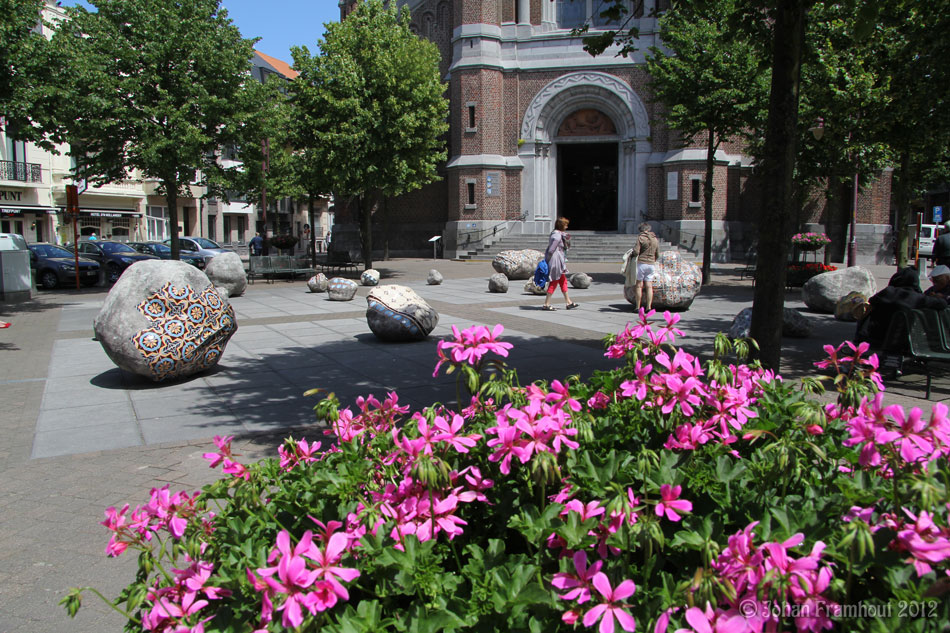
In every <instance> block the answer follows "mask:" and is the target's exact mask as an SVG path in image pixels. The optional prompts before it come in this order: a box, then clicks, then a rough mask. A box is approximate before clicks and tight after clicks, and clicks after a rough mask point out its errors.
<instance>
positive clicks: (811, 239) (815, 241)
mask: <svg viewBox="0 0 950 633" xmlns="http://www.w3.org/2000/svg"><path fill="white" fill-rule="evenodd" d="M827 244H831V238H829V237H828V236H827V235H825V234H824V233H796V234H795V235H793V236H792V245H794V246H795V247H796V248H798V249H799V250H802V251H817V250H820V249H821V248H822V247H824V246H826V245H827Z"/></svg>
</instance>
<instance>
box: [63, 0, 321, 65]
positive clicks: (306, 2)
mask: <svg viewBox="0 0 950 633" xmlns="http://www.w3.org/2000/svg"><path fill="white" fill-rule="evenodd" d="M63 4H64V5H66V6H72V5H76V4H83V5H85V6H86V7H89V5H88V4H87V3H85V2H83V1H82V0H63ZM221 5H222V6H223V7H224V8H225V9H227V10H228V17H229V18H231V20H232V21H233V22H234V23H235V24H236V25H237V27H238V29H240V30H241V35H243V36H244V37H247V38H252V37H259V38H261V39H260V41H259V42H258V43H257V46H256V48H257V50H259V51H261V52H262V53H266V54H267V55H270V56H271V57H276V58H277V59H280V60H283V61H285V62H287V63H288V64H293V61H294V60H293V58H292V57H291V56H290V47H291V46H307V47H309V48H310V52H311V53H316V52H317V50H318V48H317V40H319V39H322V38H323V32H324V28H323V25H324V23H326V22H336V21H338V20H339V19H340V6H339V3H338V0H222V2H221Z"/></svg>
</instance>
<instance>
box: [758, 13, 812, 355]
mask: <svg viewBox="0 0 950 633" xmlns="http://www.w3.org/2000/svg"><path fill="white" fill-rule="evenodd" d="M806 4H807V0H779V1H778V2H777V9H776V11H775V13H774V15H775V25H774V27H773V29H774V30H773V37H772V47H773V49H772V87H771V93H770V95H769V118H768V127H767V129H766V135H765V152H764V154H765V156H764V160H763V161H762V171H761V174H762V186H763V191H764V192H765V195H764V196H763V201H762V202H763V204H762V213H761V214H760V216H759V226H758V235H759V258H758V270H757V272H756V277H757V278H758V279H760V280H762V283H757V284H756V285H755V294H754V300H753V304H752V325H751V328H750V335H751V336H752V338H754V339H755V340H756V342H758V344H759V350H758V357H759V359H760V360H761V361H762V364H763V365H764V366H765V367H766V368H768V369H772V370H775V371H778V369H779V365H780V363H781V360H782V327H781V325H780V324H781V323H782V321H783V312H782V311H783V309H784V307H785V277H786V273H787V268H786V263H787V259H788V248H789V244H788V238H789V233H788V224H789V217H790V216H791V213H790V204H791V202H792V196H791V194H792V178H793V174H794V169H795V151H796V141H797V139H798V134H797V127H798V93H799V85H800V82H801V59H802V48H803V42H804V39H805V19H806V16H807V13H808V9H807V7H806Z"/></svg>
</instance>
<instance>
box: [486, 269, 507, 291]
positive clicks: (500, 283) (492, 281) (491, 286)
mask: <svg viewBox="0 0 950 633" xmlns="http://www.w3.org/2000/svg"><path fill="white" fill-rule="evenodd" d="M488 291H489V292H508V277H506V276H505V275H503V274H502V273H495V274H494V275H492V276H491V277H489V278H488Z"/></svg>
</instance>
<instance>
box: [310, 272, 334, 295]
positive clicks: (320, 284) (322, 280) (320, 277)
mask: <svg viewBox="0 0 950 633" xmlns="http://www.w3.org/2000/svg"><path fill="white" fill-rule="evenodd" d="M329 285H330V281H329V280H328V279H327V276H326V275H324V274H323V273H317V274H316V275H314V276H313V277H311V278H310V279H308V280H307V288H310V292H326V291H327V287H328V286H329Z"/></svg>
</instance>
